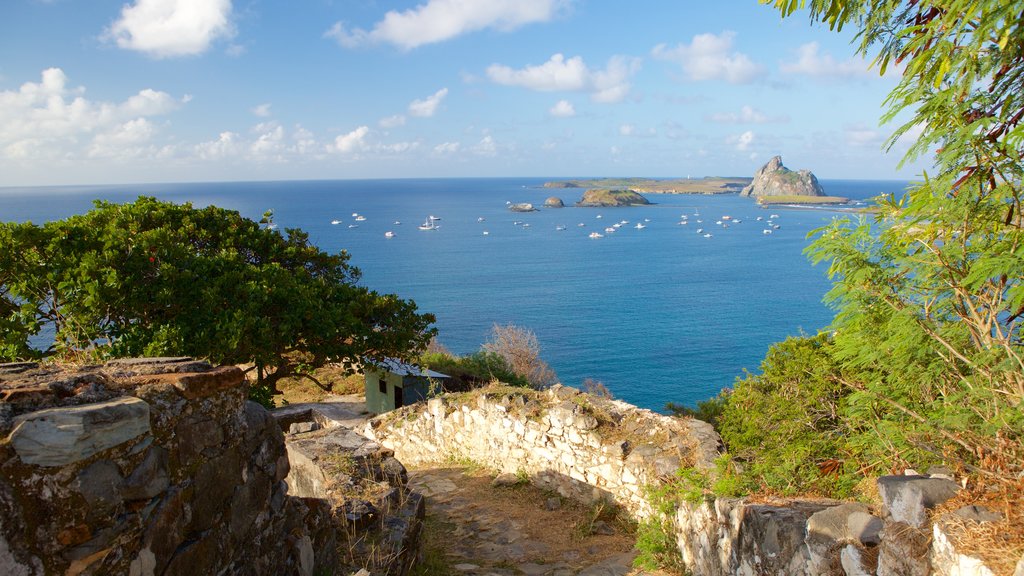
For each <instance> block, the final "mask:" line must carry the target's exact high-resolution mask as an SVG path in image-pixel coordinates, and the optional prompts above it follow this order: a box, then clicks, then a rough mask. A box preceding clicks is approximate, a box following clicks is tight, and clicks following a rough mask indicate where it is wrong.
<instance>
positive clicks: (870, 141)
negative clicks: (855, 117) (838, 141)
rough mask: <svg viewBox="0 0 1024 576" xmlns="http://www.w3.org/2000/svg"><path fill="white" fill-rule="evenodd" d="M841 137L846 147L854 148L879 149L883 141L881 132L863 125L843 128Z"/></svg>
mask: <svg viewBox="0 0 1024 576" xmlns="http://www.w3.org/2000/svg"><path fill="white" fill-rule="evenodd" d="M843 135H844V137H845V140H846V145H847V146H850V147H855V148H864V147H869V148H881V147H882V142H883V140H884V136H883V135H882V133H881V132H879V131H878V130H874V129H871V128H868V127H867V126H864V125H863V124H855V125H851V126H845V127H844V128H843Z"/></svg>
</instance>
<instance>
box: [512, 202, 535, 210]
mask: <svg viewBox="0 0 1024 576" xmlns="http://www.w3.org/2000/svg"><path fill="white" fill-rule="evenodd" d="M508 209H509V210H511V211H513V212H536V211H537V209H536V208H534V206H533V204H530V203H529V202H520V203H519V204H509V206H508Z"/></svg>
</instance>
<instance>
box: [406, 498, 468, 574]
mask: <svg viewBox="0 0 1024 576" xmlns="http://www.w3.org/2000/svg"><path fill="white" fill-rule="evenodd" d="M420 534H422V540H421V541H420V554H419V560H418V561H417V562H416V565H415V566H413V568H412V571H411V572H410V576H455V575H457V574H459V571H458V570H456V569H455V568H453V567H452V561H451V559H450V558H448V552H447V549H446V546H447V545H448V544H449V543H450V542H451V541H452V538H453V537H454V535H455V525H454V524H452V523H450V522H445V521H444V520H441V519H440V518H438V517H437V516H435V515H432V514H429V513H428V514H427V517H426V519H424V521H423V530H422V532H420Z"/></svg>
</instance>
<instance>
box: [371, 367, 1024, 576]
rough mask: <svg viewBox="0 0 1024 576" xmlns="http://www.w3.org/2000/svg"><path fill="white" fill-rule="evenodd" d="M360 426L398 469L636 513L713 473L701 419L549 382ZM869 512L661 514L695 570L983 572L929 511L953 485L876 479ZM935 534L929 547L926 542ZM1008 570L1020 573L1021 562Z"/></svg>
mask: <svg viewBox="0 0 1024 576" xmlns="http://www.w3.org/2000/svg"><path fill="white" fill-rule="evenodd" d="M365 434H366V435H367V436H370V437H372V438H374V439H376V440H377V441H378V442H379V443H381V444H382V445H384V446H385V447H388V448H391V449H393V450H394V451H395V455H396V457H397V458H398V459H400V460H401V461H402V462H404V463H406V464H429V463H438V462H444V461H456V462H458V461H461V460H463V459H470V460H473V461H475V462H478V463H481V464H483V465H485V466H487V467H489V468H492V469H494V470H497V471H501V472H505V473H519V474H526V475H528V476H529V477H530V479H531V480H532V481H533V482H534V483H535V484H537V485H539V486H541V487H545V488H549V489H552V490H556V491H558V492H559V493H560V494H562V495H563V496H566V497H571V498H574V499H577V500H579V501H583V502H593V501H594V500H597V499H604V500H607V501H609V502H615V503H616V504H618V505H620V506H621V507H622V508H623V509H625V510H627V511H628V512H629V513H631V514H632V515H633V516H634V517H635V518H636V519H638V520H643V519H647V518H650V517H651V516H652V515H654V514H658V512H657V511H656V510H655V509H654V507H653V506H652V505H651V504H650V503H649V502H648V500H647V494H648V493H649V490H648V489H647V488H649V487H654V488H656V487H658V486H660V485H662V483H663V482H664V481H666V480H667V479H669V478H671V477H673V475H674V474H675V472H676V470H677V469H678V468H679V467H680V466H692V467H696V468H698V469H703V470H706V471H709V472H710V473H712V474H713V468H714V460H715V458H716V457H717V456H718V454H719V451H718V450H719V446H720V440H719V438H718V435H717V434H716V433H715V432H714V430H713V429H711V427H710V426H709V425H707V424H706V423H704V422H700V421H697V420H691V419H676V418H670V417H666V416H662V415H659V414H654V413H652V412H650V411H648V410H642V409H639V408H636V407H635V406H631V405H629V404H626V403H623V402H615V401H610V400H607V399H602V398H595V397H593V396H590V395H587V394H583V393H580V392H578V391H576V390H573V389H569V388H563V387H559V386H556V387H555V388H553V389H551V390H549V391H546V392H542V393H538V392H529V391H517V390H515V389H508V388H495V389H484V390H483V391H478V392H476V393H473V394H464V395H449V396H445V397H441V398H435V399H432V400H430V401H428V402H426V403H420V404H417V405H414V406H410V407H406V408H403V409H401V410H398V411H395V412H392V413H389V414H386V415H382V416H379V417H377V418H375V419H373V420H371V421H370V422H369V423H368V424H367V426H366V430H365ZM879 487H880V492H881V493H882V500H883V505H882V506H880V507H879V508H878V509H872V508H869V507H868V506H866V505H864V504H860V503H854V502H839V501H833V500H815V501H784V502H779V503H777V504H773V503H749V502H746V501H745V500H743V499H737V498H711V497H708V498H705V499H702V500H701V501H699V502H695V503H693V502H687V501H684V500H682V499H680V500H678V501H677V502H676V504H675V512H674V513H673V514H672V515H671V517H670V518H667V520H668V524H669V525H670V526H671V527H672V528H671V529H672V531H673V532H674V539H675V542H676V544H677V546H678V551H679V554H680V556H681V558H682V561H683V564H684V565H685V566H686V568H687V569H688V570H689V571H690V572H691V573H693V574H701V575H703V576H725V575H733V574H751V575H752V574H777V575H780V576H781V575H804V576H811V575H826V574H835V575H848V576H854V575H857V576H866V575H875V574H877V575H879V576H892V575H903V576H926V575H928V574H941V575H953V574H957V575H960V576H967V575H977V576H988V575H990V574H991V572H990V571H988V570H987V568H985V567H984V566H983V565H981V563H980V562H978V561H977V560H976V559H972V558H968V557H966V556H963V555H961V554H958V553H957V552H956V551H955V549H954V547H953V546H952V545H951V544H950V539H949V538H948V537H946V535H945V532H943V528H942V525H941V522H937V523H935V524H934V525H933V524H932V523H931V520H930V516H929V512H928V509H931V508H934V507H935V506H936V505H937V504H939V503H941V502H942V501H944V500H945V499H948V498H949V497H950V496H952V495H953V494H954V493H956V491H957V488H958V486H957V484H956V482H955V481H954V480H953V479H951V478H949V477H947V476H946V475H944V474H942V473H940V472H936V473H935V474H932V475H928V476H916V475H910V476H891V477H883V478H881V479H879ZM933 541H934V545H933ZM1019 571H1020V574H1019V575H1015V576H1024V559H1022V561H1021V569H1020V570H1019Z"/></svg>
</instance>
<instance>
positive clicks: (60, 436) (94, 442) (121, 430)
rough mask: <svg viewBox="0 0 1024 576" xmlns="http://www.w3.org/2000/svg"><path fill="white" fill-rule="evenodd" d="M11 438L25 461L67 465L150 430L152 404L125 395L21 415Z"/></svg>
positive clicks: (39, 464) (41, 464)
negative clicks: (150, 407)
mask: <svg viewBox="0 0 1024 576" xmlns="http://www.w3.org/2000/svg"><path fill="white" fill-rule="evenodd" d="M14 422H15V426H14V430H13V431H12V432H11V435H10V441H11V445H12V446H14V450H15V452H17V454H18V457H19V458H21V460H22V462H25V463H26V464H34V465H37V466H65V465H67V464H71V463H73V462H78V461H80V460H84V459H86V458H88V457H90V456H92V455H93V454H96V453H98V452H102V451H103V450H106V449H108V448H113V447H114V446H117V445H118V444H122V443H124V442H127V441H129V440H131V439H133V438H136V437H138V436H141V435H142V434H148V433H149V404H147V403H146V402H144V401H142V400H139V399H138V398H132V397H125V398H117V399H114V400H108V401H106V402H97V403H95V404H85V405H83V406H71V407H67V408H48V409H46V410H39V411H37V412H30V413H28V414H23V415H21V416H18V417H17V418H15V420H14Z"/></svg>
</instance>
